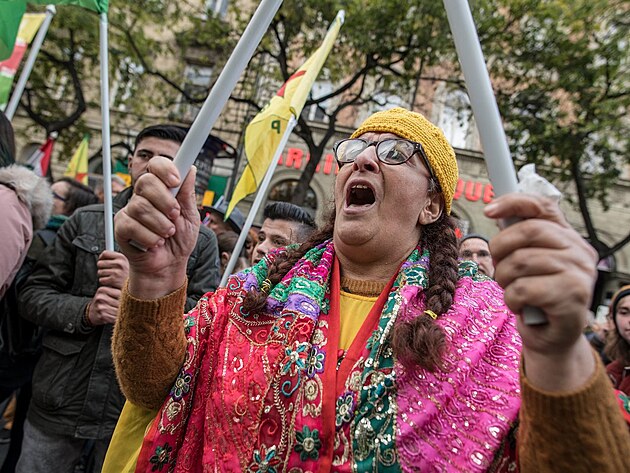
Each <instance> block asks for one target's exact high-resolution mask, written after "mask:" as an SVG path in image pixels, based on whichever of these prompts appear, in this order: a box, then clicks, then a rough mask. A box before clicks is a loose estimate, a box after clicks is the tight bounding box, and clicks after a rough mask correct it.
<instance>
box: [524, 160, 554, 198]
mask: <svg viewBox="0 0 630 473" xmlns="http://www.w3.org/2000/svg"><path fill="white" fill-rule="evenodd" d="M517 188H518V191H519V192H523V193H527V194H537V195H542V196H544V197H548V198H550V199H553V200H555V201H556V202H559V201H560V199H561V198H562V192H560V191H559V190H558V189H557V188H556V186H554V185H553V184H552V183H551V182H549V181H548V180H547V179H545V178H544V177H542V176H540V175H539V174H536V166H535V165H534V164H526V165H525V166H523V167H522V168H521V169H520V170H519V171H518V185H517Z"/></svg>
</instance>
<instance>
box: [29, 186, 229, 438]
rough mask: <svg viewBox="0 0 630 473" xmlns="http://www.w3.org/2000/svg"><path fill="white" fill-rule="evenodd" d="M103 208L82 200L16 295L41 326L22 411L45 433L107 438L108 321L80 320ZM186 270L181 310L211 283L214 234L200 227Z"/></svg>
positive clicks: (118, 403) (114, 398)
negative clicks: (38, 350) (28, 393)
mask: <svg viewBox="0 0 630 473" xmlns="http://www.w3.org/2000/svg"><path fill="white" fill-rule="evenodd" d="M131 194H132V188H128V189H125V190H124V191H123V192H121V193H120V194H118V195H117V196H116V198H115V199H114V201H113V209H114V213H115V212H117V211H118V210H120V209H121V208H122V207H124V206H125V205H126V204H127V202H128V200H129V199H130V197H131ZM103 211H104V208H103V205H90V206H87V207H83V208H81V209H79V210H77V211H76V212H75V214H74V215H73V216H72V217H71V218H70V219H68V221H67V222H65V223H64V224H63V226H62V227H61V228H60V229H59V232H58V233H57V238H56V239H55V242H54V245H52V246H51V247H50V248H48V249H47V250H46V252H45V254H44V255H43V258H42V261H41V262H40V264H39V265H38V266H37V268H36V269H35V271H34V272H33V274H32V275H31V276H30V277H29V279H28V280H27V282H26V284H25V286H24V289H23V290H22V292H21V293H20V296H19V304H20V314H21V315H22V316H23V317H25V318H26V319H28V320H31V321H32V322H34V323H37V324H39V325H42V326H44V327H45V328H46V329H47V332H46V334H45V335H44V339H43V352H42V356H41V358H40V360H39V362H38V363H37V366H36V367H35V372H34V374H33V398H32V401H31V405H30V408H29V413H28V419H29V421H30V422H31V423H32V424H33V425H35V426H36V427H38V428H40V429H41V430H43V431H45V432H48V433H57V434H61V435H70V436H74V437H76V438H91V439H102V438H108V437H109V436H111V434H112V432H113V430H114V427H115V426H116V422H117V420H118V416H119V414H120V411H121V409H122V406H123V404H124V401H125V399H124V397H123V395H122V393H121V392H120V389H119V387H118V382H117V380H116V375H115V372H114V366H113V363H112V354H111V336H112V329H113V326H112V325H102V326H96V327H89V326H87V325H86V324H85V323H84V322H83V314H84V312H85V310H86V307H87V304H88V302H90V300H91V299H92V297H93V296H94V294H95V293H96V289H97V287H98V278H97V268H96V263H97V260H98V256H99V255H100V253H101V252H102V251H103V250H104V249H105V236H104V235H105V232H104V221H103V220H104V219H103ZM116 250H117V251H119V248H118V246H117V245H116ZM187 274H188V299H187V302H186V309H187V310H188V309H191V308H193V307H194V306H195V304H196V303H197V300H198V299H199V298H200V297H201V296H203V295H204V294H205V293H206V292H209V291H214V290H215V289H216V287H217V285H218V283H219V259H218V248H217V241H216V237H215V235H214V233H213V232H212V231H210V230H208V229H207V228H205V227H201V229H200V232H199V237H198V239H197V244H196V246H195V249H194V250H193V253H192V255H191V256H190V259H189V261H188V268H187Z"/></svg>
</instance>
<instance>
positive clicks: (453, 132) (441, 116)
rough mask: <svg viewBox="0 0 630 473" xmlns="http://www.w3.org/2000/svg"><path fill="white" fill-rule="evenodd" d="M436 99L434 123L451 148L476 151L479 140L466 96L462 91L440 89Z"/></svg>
mask: <svg viewBox="0 0 630 473" xmlns="http://www.w3.org/2000/svg"><path fill="white" fill-rule="evenodd" d="M436 97H437V101H436V103H435V108H434V110H435V113H434V122H435V124H436V125H437V126H438V127H440V128H441V129H442V131H444V135H445V136H446V139H447V140H448V141H449V143H450V144H451V146H453V147H454V148H462V149H474V150H478V149H479V144H478V141H479V138H478V133H477V128H476V126H475V123H474V120H473V115H472V110H471V108H470V100H469V98H468V95H467V94H466V93H465V92H464V91H462V90H453V89H447V88H446V87H442V89H441V91H440V90H438V92H437V94H436Z"/></svg>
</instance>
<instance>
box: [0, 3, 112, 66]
mask: <svg viewBox="0 0 630 473" xmlns="http://www.w3.org/2000/svg"><path fill="white" fill-rule="evenodd" d="M27 4H31V5H77V6H79V7H83V8H87V9H88V10H92V11H95V12H97V13H107V9H108V7H109V0H0V61H3V60H5V59H8V58H9V57H10V56H11V53H12V52H13V47H14V45H15V39H16V37H17V34H18V30H19V28H20V21H22V16H23V15H24V13H25V12H26V5H27Z"/></svg>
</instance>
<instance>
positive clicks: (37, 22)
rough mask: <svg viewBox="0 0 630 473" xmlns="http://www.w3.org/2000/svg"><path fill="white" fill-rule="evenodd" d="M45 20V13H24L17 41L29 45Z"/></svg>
mask: <svg viewBox="0 0 630 473" xmlns="http://www.w3.org/2000/svg"><path fill="white" fill-rule="evenodd" d="M44 18H46V14H45V13H25V14H24V16H23V17H22V22H21V23H20V29H19V30H18V34H17V39H18V41H23V42H24V43H26V44H29V43H30V42H31V41H32V40H33V37H34V36H35V33H37V30H38V29H39V27H40V26H42V23H43V22H44Z"/></svg>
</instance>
